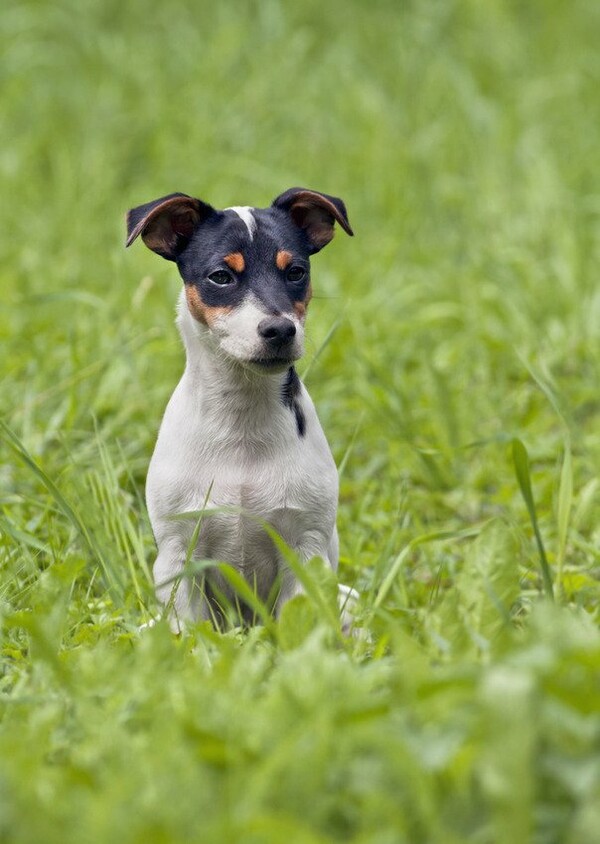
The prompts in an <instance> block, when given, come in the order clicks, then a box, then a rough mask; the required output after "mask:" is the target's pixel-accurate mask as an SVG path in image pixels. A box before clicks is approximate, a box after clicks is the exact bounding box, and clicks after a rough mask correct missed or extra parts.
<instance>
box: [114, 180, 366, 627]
mask: <svg viewBox="0 0 600 844" xmlns="http://www.w3.org/2000/svg"><path fill="white" fill-rule="evenodd" d="M335 223H338V224H339V225H340V226H341V228H342V229H343V230H344V231H345V232H346V233H347V234H349V235H352V229H351V228H350V223H349V222H348V215H347V213H346V208H345V205H344V203H343V202H342V200H341V199H338V198H336V197H334V196H328V195H327V194H324V193H319V192H317V191H313V190H307V189H305V188H292V189H290V190H288V191H286V192H285V193H283V194H281V196H278V197H277V198H276V199H275V200H274V201H273V203H272V204H271V206H270V207H269V208H250V207H232V208H226V209H225V210H222V211H219V210H216V209H215V208H213V207H212V206H211V205H208V204H207V203H206V202H203V201H202V200H200V199H194V198H193V197H191V196H187V195H186V194H181V193H174V194H170V195H169V196H164V197H162V198H160V199H156V200H154V201H153V202H149V203H147V204H145V205H141V206H139V207H137V208H133V209H131V210H130V211H129V213H128V215H127V232H128V237H127V246H129V245H130V244H131V243H133V241H134V240H135V239H136V238H137V237H138V236H140V235H141V237H142V240H143V241H144V243H145V244H146V246H148V248H149V249H151V250H152V251H153V252H156V253H157V254H158V255H161V256H162V257H163V258H166V259H167V260H169V261H173V262H175V264H176V265H177V269H178V270H179V273H180V275H181V277H182V279H183V283H184V287H183V290H182V292H181V296H180V299H179V305H178V317H177V324H178V327H179V331H180V332H181V336H182V338H183V343H184V345H185V350H186V357H187V361H186V367H185V371H184V373H183V376H182V378H181V381H180V382H179V384H178V385H177V387H176V389H175V392H174V393H173V395H172V397H171V399H170V401H169V403H168V405H167V409H166V411H165V415H164V418H163V420H162V424H161V426H160V432H159V435H158V441H157V443H156V448H155V450H154V454H153V457H152V461H151V463H150V468H149V471H148V479H147V485H146V497H147V504H148V512H149V514H150V520H151V523H152V528H153V531H154V536H155V539H156V543H157V545H158V556H157V558H156V562H155V564H154V579H155V584H156V592H157V596H158V598H159V600H160V602H161V603H162V604H163V605H164V606H165V607H166V608H167V609H168V614H169V620H170V624H171V627H172V629H173V630H175V631H179V630H180V629H181V626H182V624H185V622H186V621H196V620H201V619H209V618H212V619H215V618H217V619H218V618H219V617H220V614H221V608H222V602H223V599H225V601H230V602H231V601H233V602H235V600H236V598H235V596H234V595H233V594H232V589H231V587H230V585H229V583H228V582H227V580H226V579H225V578H224V577H223V575H222V573H221V572H219V569H218V568H216V567H214V568H212V569H208V570H206V571H205V572H203V573H202V575H201V576H200V575H192V576H188V575H187V573H186V572H184V568H185V563H186V560H187V559H189V548H190V544H192V545H193V558H194V559H201V560H207V559H212V560H223V561H226V562H228V563H229V564H230V565H232V566H233V567H234V568H235V569H236V570H237V571H238V572H239V573H240V574H241V575H243V577H244V578H245V580H246V581H247V582H248V583H249V584H250V585H251V587H252V588H253V589H254V590H255V592H256V594H257V596H258V597H259V598H260V599H261V601H263V602H268V601H269V600H270V599H273V600H274V610H275V613H276V614H278V613H279V612H280V611H281V608H282V607H283V605H284V604H285V603H286V601H289V600H290V598H292V597H293V596H295V595H297V594H299V593H301V591H302V587H301V585H300V583H299V581H298V579H297V578H296V577H295V576H294V573H293V571H292V569H291V568H290V567H289V565H288V564H287V563H286V561H285V559H283V557H282V554H281V551H280V550H278V548H277V547H276V544H275V543H274V541H273V539H272V537H271V536H270V535H269V533H268V532H267V531H266V530H265V528H264V524H265V523H268V524H269V525H270V526H271V527H272V528H273V529H274V530H275V531H276V532H277V534H278V535H279V536H280V537H281V538H282V539H283V540H284V541H285V543H286V544H287V545H288V546H289V547H290V548H291V549H292V550H293V551H294V552H295V554H296V556H297V558H298V560H300V561H301V562H307V561H308V560H310V559H311V558H313V557H322V558H323V560H325V561H326V562H327V564H328V565H329V566H331V568H332V569H333V570H335V569H336V568H337V563H338V537H337V530H336V512H337V501H338V477H337V470H336V466H335V463H334V460H333V457H332V455H331V451H330V449H329V445H328V443H327V440H326V438H325V434H324V433H323V430H322V428H321V425H320V423H319V420H318V418H317V414H316V412H315V408H314V405H313V403H312V401H311V399H310V396H309V395H308V392H307V391H306V388H305V387H304V385H303V384H302V382H301V381H300V378H299V377H298V374H297V372H296V369H295V366H294V364H295V362H296V361H297V360H298V359H299V358H300V357H301V356H302V354H303V351H304V323H305V319H306V312H307V308H308V304H309V302H310V299H311V276H310V258H311V256H312V255H314V254H315V253H317V252H319V250H321V249H322V248H323V247H324V246H326V245H327V244H328V243H329V241H330V240H331V239H332V237H333V234H334V225H335ZM199 510H202V511H204V512H206V518H202V523H201V525H200V530H199V531H198V533H197V536H195V535H194V529H195V527H196V525H195V522H194V521H190V520H186V519H183V520H182V519H177V518H174V516H175V515H176V514H180V513H184V512H189V511H199ZM211 510H212V511H213V512H211ZM350 592H351V590H349V589H348V588H347V587H340V598H341V600H342V601H345V600H347V598H348V596H349V593H350ZM249 613H250V610H249V608H248V607H245V608H242V615H245V616H248V615H249Z"/></svg>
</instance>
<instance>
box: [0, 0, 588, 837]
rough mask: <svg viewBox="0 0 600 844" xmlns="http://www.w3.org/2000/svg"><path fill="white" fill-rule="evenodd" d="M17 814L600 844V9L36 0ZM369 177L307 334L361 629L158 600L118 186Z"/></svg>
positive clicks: (15, 327)
mask: <svg viewBox="0 0 600 844" xmlns="http://www.w3.org/2000/svg"><path fill="white" fill-rule="evenodd" d="M0 23H1V27H0V42H1V43H0V48H1V49H0V57H1V58H0V78H1V87H2V96H1V99H0V116H1V121H0V126H1V129H0V131H1V133H2V143H1V144H0V184H1V185H2V194H3V201H2V203H1V206H0V221H1V228H0V231H1V236H0V296H1V299H0V301H1V303H2V304H1V308H0V342H1V346H0V348H1V350H2V381H1V386H0V391H1V392H0V504H1V507H0V624H1V635H0V648H1V662H0V842H7V844H8V842H10V844H13V842H14V844H30V843H31V844H34V842H35V844H40V842H43V844H54V843H55V842H56V844H70V842H77V844H88V843H89V844H96V842H111V844H112V842H119V844H134V843H135V844H146V842H151V844H154V843H155V842H156V843H157V844H161V842H164V844H179V842H209V844H212V842H218V843H219V844H221V842H224V844H228V842H232V843H233V842H235V843H236V844H237V842H239V843H240V844H279V842H285V844H323V843H324V842H353V844H438V843H439V844H465V842H474V844H504V842H506V844H528V842H534V844H563V842H564V844H594V842H596V841H597V840H598V834H599V833H598V830H600V632H599V629H598V624H599V620H600V550H599V549H600V543H599V540H600V480H599V469H600V433H599V432H600V428H599V426H598V411H599V403H600V286H599V284H598V267H599V262H600V221H599V214H600V169H599V167H598V149H599V148H600V51H599V50H598V43H599V42H600V5H598V4H595V3H593V2H586V0H572V2H567V0H564V2H563V1H562V0H532V2H529V3H519V2H517V0H487V2H483V0H482V2H476V0H412V2H392V0H373V2H371V3H368V4H367V3H363V2H360V0H330V2H328V3H324V2H321V3H318V2H315V0H303V2H296V3H291V2H289V3H285V2H283V0H260V2H259V1H258V0H252V1H251V2H247V3H234V2H232V0H223V2H220V3H214V2H213V3H209V2H207V0H197V1H196V2H193V0H165V2H163V3H155V2H141V0H128V1H127V2H116V0H54V2H52V3H50V2H48V0H5V2H4V4H3V7H2V12H1V13H0ZM293 185H305V186H308V187H312V188H315V189H318V190H322V191H326V192H327V193H330V194H334V195H337V196H341V197H343V199H344V200H345V202H346V204H347V207H348V211H349V216H350V221H351V223H352V226H353V228H354V230H355V233H356V237H355V238H354V239H352V240H351V239H349V238H347V237H346V236H345V235H344V234H343V233H341V232H338V235H337V237H336V239H335V241H334V242H333V243H332V245H331V246H329V247H328V248H327V249H326V250H324V251H323V253H321V254H319V255H318V256H316V257H315V258H314V260H313V288H314V291H315V295H314V298H313V301H312V303H311V306H310V309H309V311H310V312H309V321H308V335H309V343H308V352H307V355H306V357H305V359H304V360H303V361H302V364H301V366H300V373H301V374H304V375H305V379H306V383H307V386H308V387H309V389H310V392H311V395H312V397H313V399H314V400H315V403H316V405H317V408H318V411H319V415H320V418H321V421H322V424H323V427H324V429H325V431H326V432H327V435H328V438H329V441H330V443H331V447H332V450H333V453H334V456H335V458H336V460H337V462H338V466H339V468H340V473H341V490H340V507H339V518H338V527H339V531H340V543H341V562H340V572H339V574H340V579H341V580H342V581H343V582H345V583H348V584H351V585H354V586H355V587H356V588H357V589H358V590H359V591H360V594H361V598H360V603H359V607H358V611H357V631H356V635H354V636H353V637H350V638H347V639H346V638H344V637H343V636H341V634H340V631H339V629H338V626H337V624H336V623H335V622H334V621H332V619H331V612H330V611H331V609H332V607H333V602H334V598H333V594H334V592H335V584H334V583H332V581H331V577H328V576H327V572H325V571H324V570H323V569H322V567H321V566H320V565H319V563H318V561H314V562H313V563H312V564H311V565H310V567H309V573H308V575H309V586H310V588H309V589H308V594H307V595H306V596H303V597H301V598H298V599H296V600H295V601H294V602H293V603H292V604H290V605H289V607H288V608H287V610H286V612H285V613H284V615H283V617H282V618H281V620H280V621H279V622H277V623H267V624H266V625H262V626H257V627H255V628H252V629H250V630H240V629H238V628H232V629H227V630H224V631H222V632H216V631H215V630H213V629H212V628H211V627H210V626H209V625H198V626H197V627H196V628H193V629H191V630H189V631H188V632H187V634H186V635H185V636H182V637H179V638H177V637H174V636H172V635H171V634H170V633H169V631H168V629H167V626H166V625H165V624H164V623H159V624H158V625H156V626H155V627H153V628H151V629H146V630H144V631H142V632H140V630H139V627H140V625H141V624H143V623H144V622H146V621H147V620H148V619H150V618H152V617H153V616H154V615H155V614H156V612H157V607H156V605H155V603H154V598H153V593H152V584H151V576H150V571H151V566H152V562H153V555H154V544H153V538H152V534H151V531H150V526H149V522H148V518H147V514H146V511H145V505H144V479H145V473H146V469H147V465H148V462H149V459H150V455H151V453H152V448H153V445H154V440H155V437H156V432H157V428H158V425H159V422H160V418H161V415H162V412H163V409H164V406H165V403H166V401H167V399H168V397H169V395H170V392H171V391H172V389H173V387H174V385H175V383H176V382H177V379H178V377H179V374H180V372H181V370H182V367H183V353H182V348H181V345H180V343H179V339H178V337H177V334H176V330H175V327H174V324H173V317H174V304H175V300H176V298H177V295H178V291H179V285H180V281H179V279H178V276H177V273H176V271H175V268H174V266H173V265H172V264H169V263H168V262H165V261H161V260H160V259H158V258H157V257H156V256H155V255H153V254H152V253H150V252H149V251H148V250H145V249H144V248H143V247H142V246H141V245H140V244H136V245H135V246H134V247H132V248H131V249H130V250H127V251H125V249H124V239H125V227H124V213H125V211H126V210H127V208H129V207H131V206H133V205H138V204H140V203H142V202H146V201H149V200H151V199H153V198H155V197H157V196H161V195H163V194H166V193H170V192H172V191H183V192H186V193H190V194H192V195H195V196H199V197H201V198H202V199H204V200H206V201H208V202H210V203H212V204H214V205H216V206H217V207H225V206H228V205H246V204H248V205H259V206H264V205H267V204H269V203H270V201H271V200H272V198H273V197H275V196H277V195H278V194H279V193H281V192H282V191H283V190H285V189H286V188H288V187H291V186H293Z"/></svg>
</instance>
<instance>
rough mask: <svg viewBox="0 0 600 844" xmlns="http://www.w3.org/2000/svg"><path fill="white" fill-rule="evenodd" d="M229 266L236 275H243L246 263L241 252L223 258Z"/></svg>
mask: <svg viewBox="0 0 600 844" xmlns="http://www.w3.org/2000/svg"><path fill="white" fill-rule="evenodd" d="M223 260H224V261H225V263H226V264H227V266H228V267H229V268H230V269H231V270H233V271H234V272H236V273H243V272H244V270H245V269H246V262H245V261H244V256H243V255H242V253H241V252H230V253H229V255H225V257H224V258H223Z"/></svg>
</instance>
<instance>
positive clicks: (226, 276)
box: [208, 270, 233, 287]
mask: <svg viewBox="0 0 600 844" xmlns="http://www.w3.org/2000/svg"><path fill="white" fill-rule="evenodd" d="M208 278H209V280H210V281H212V283H213V284H218V285H219V287H223V286H224V285H225V284H231V283H232V282H233V276H232V275H231V273H228V272H227V270H216V271H215V272H214V273H211V274H210V275H209V276H208Z"/></svg>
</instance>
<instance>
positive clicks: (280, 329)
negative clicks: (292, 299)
mask: <svg viewBox="0 0 600 844" xmlns="http://www.w3.org/2000/svg"><path fill="white" fill-rule="evenodd" d="M258 333H259V334H260V336H261V337H264V339H265V341H266V342H267V343H268V344H269V346H271V347H272V348H273V349H279V348H281V346H285V345H286V344H287V343H289V342H290V341H291V340H292V338H293V337H294V336H295V334H296V326H295V325H294V323H293V322H292V321H291V319H286V317H267V319H263V320H262V322H259V324H258Z"/></svg>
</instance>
